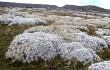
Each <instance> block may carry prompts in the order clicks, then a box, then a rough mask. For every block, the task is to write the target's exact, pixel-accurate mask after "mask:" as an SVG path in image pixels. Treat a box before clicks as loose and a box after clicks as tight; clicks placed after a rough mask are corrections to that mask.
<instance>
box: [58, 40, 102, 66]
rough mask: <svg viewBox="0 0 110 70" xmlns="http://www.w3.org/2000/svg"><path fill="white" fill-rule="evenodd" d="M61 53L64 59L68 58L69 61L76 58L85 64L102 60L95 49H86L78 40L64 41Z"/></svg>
mask: <svg viewBox="0 0 110 70" xmlns="http://www.w3.org/2000/svg"><path fill="white" fill-rule="evenodd" d="M59 54H60V56H61V57H62V58H63V59H64V60H67V61H69V62H71V61H74V60H75V59H76V60H78V61H80V62H82V63H84V64H87V63H91V62H94V61H99V60H101V59H100V57H99V56H98V55H96V53H95V52H94V51H93V50H91V49H86V48H85V47H83V46H82V45H81V44H80V43H77V42H72V43H62V44H61V45H60V46H59Z"/></svg>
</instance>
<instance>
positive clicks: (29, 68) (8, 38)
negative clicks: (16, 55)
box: [0, 8, 110, 70]
mask: <svg viewBox="0 0 110 70" xmlns="http://www.w3.org/2000/svg"><path fill="white" fill-rule="evenodd" d="M19 11H20V12H27V11H28V12H29V10H27V9H25V8H24V9H21V10H19ZM39 12H41V11H39ZM5 13H8V12H7V11H4V10H2V9H0V15H2V14H5ZM34 13H35V12H34ZM51 13H54V15H57V16H62V17H64V16H70V17H81V18H83V19H84V20H85V19H88V17H86V16H85V17H82V16H77V15H74V14H73V13H71V12H56V11H55V12H51ZM44 15H45V13H44ZM46 17H48V14H46V16H45V18H46ZM46 21H47V23H48V24H46V25H44V26H50V25H52V24H53V26H55V20H51V19H50V20H49V19H46ZM61 25H63V24H61ZM38 26H39V25H38ZM56 26H57V25H56ZM65 26H67V25H65ZM71 26H72V25H71ZM73 26H74V25H73ZM30 27H32V26H24V25H23V26H6V25H1V24H0V70H88V66H89V65H90V64H87V65H83V63H81V62H78V61H77V60H74V61H73V62H71V64H70V65H68V62H67V61H64V60H62V58H61V57H60V56H59V55H58V56H56V57H55V58H54V59H52V60H51V61H47V62H45V61H44V60H41V59H40V60H39V61H37V62H32V63H23V62H19V61H17V62H12V60H11V59H5V54H6V51H7V50H8V47H9V45H10V43H11V42H12V40H13V37H14V36H16V35H18V34H20V33H22V32H24V30H26V29H28V28H30ZM103 27H106V26H103V25H100V26H97V28H103ZM73 28H74V27H73ZM70 29H72V28H70ZM87 29H88V30H86V29H83V28H79V30H80V31H81V32H86V33H87V34H88V35H91V36H97V37H99V35H97V34H96V32H95V31H96V28H95V27H93V26H87ZM107 29H110V27H108V28H107ZM65 30H66V29H65ZM73 30H74V29H73ZM62 31H63V30H62ZM69 31H70V33H71V30H68V31H67V32H68V33H69ZM72 32H74V31H72ZM59 33H60V31H59ZM59 33H58V34H59ZM109 47H110V46H109ZM97 54H98V55H99V56H100V57H101V58H102V59H103V60H109V59H110V48H108V49H104V51H101V52H97Z"/></svg>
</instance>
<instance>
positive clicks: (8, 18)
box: [0, 14, 47, 26]
mask: <svg viewBox="0 0 110 70" xmlns="http://www.w3.org/2000/svg"><path fill="white" fill-rule="evenodd" d="M0 23H1V24H7V25H8V26H12V25H18V26H19V25H45V24H47V22H46V21H45V20H42V19H38V18H27V17H21V16H16V15H14V14H4V15H2V16H0Z"/></svg>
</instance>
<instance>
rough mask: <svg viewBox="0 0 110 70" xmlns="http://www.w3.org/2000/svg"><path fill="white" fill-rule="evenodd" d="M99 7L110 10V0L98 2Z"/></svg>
mask: <svg viewBox="0 0 110 70" xmlns="http://www.w3.org/2000/svg"><path fill="white" fill-rule="evenodd" d="M98 1H99V2H100V3H101V5H100V6H101V7H103V8H108V9H110V0H98Z"/></svg>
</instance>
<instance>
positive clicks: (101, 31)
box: [96, 28, 110, 36]
mask: <svg viewBox="0 0 110 70" xmlns="http://www.w3.org/2000/svg"><path fill="white" fill-rule="evenodd" d="M96 34H98V35H100V36H103V35H110V30H109V29H101V28H99V29H97V31H96Z"/></svg>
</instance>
